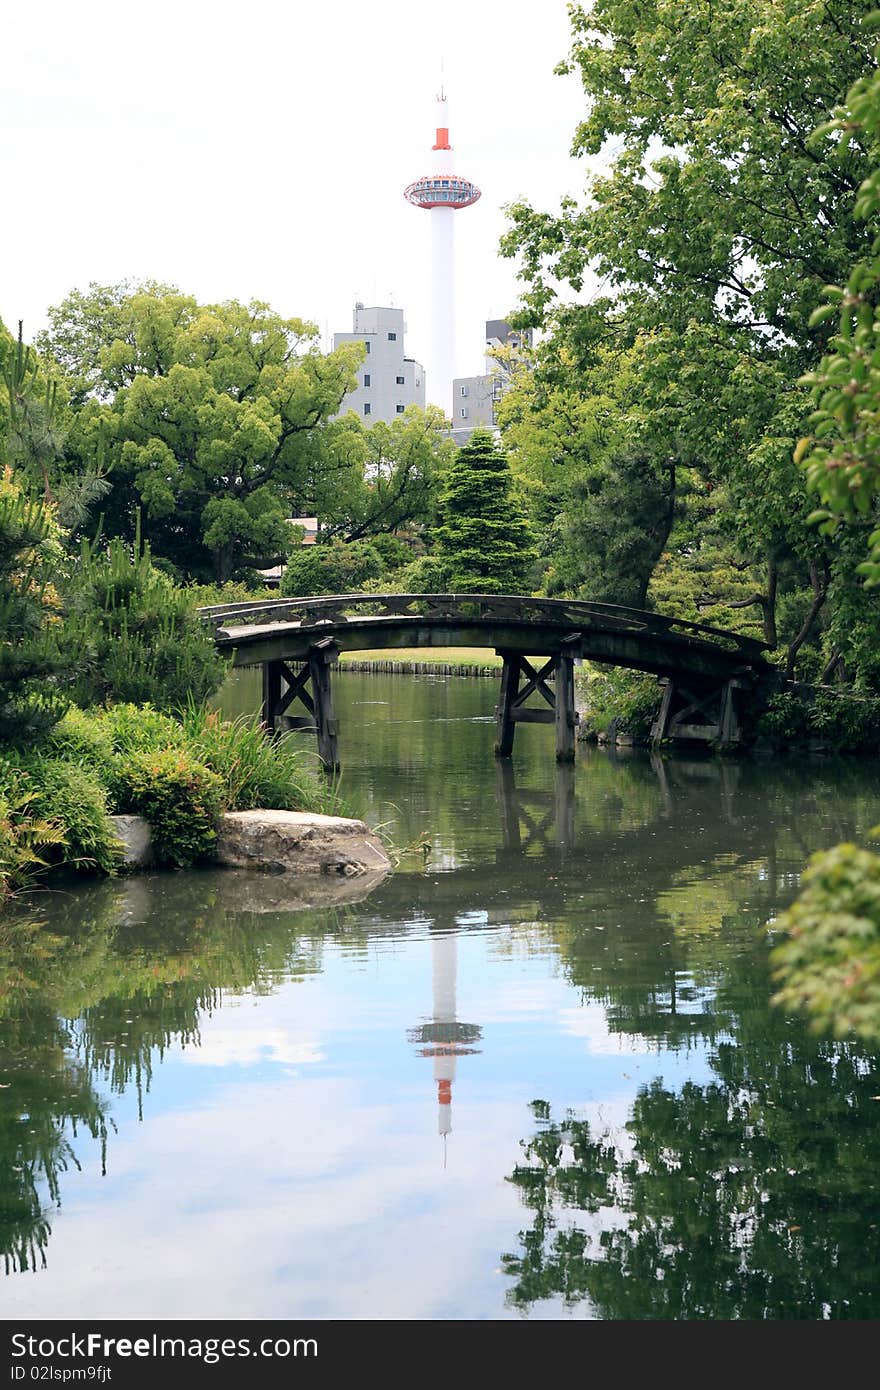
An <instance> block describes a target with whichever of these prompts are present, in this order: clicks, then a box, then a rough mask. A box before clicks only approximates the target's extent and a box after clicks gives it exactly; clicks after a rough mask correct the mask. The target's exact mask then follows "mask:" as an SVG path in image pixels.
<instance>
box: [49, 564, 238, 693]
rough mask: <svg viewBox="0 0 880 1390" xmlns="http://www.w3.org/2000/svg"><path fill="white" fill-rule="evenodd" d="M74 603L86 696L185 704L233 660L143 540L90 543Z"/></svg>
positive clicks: (213, 685)
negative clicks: (224, 653) (152, 560)
mask: <svg viewBox="0 0 880 1390" xmlns="http://www.w3.org/2000/svg"><path fill="white" fill-rule="evenodd" d="M72 608H73V616H72V624H73V627H74V631H75V632H76V634H77V636H78V638H79V642H80V645H81V648H82V652H83V660H82V663H81V667H82V669H81V670H80V672H79V674H78V678H77V681H76V683H75V686H74V697H75V699H76V701H77V703H78V704H80V705H98V704H104V703H106V702H109V701H112V700H123V701H132V702H134V703H136V704H147V703H149V704H152V705H155V706H156V707H157V708H159V709H165V710H171V709H182V708H183V706H184V705H185V704H186V702H187V699H188V698H189V697H190V696H192V697H193V698H194V699H196V700H203V699H206V698H207V697H208V696H209V695H211V694H213V692H214V691H215V690H217V689H218V687H219V686H220V683H221V681H222V680H223V676H224V674H225V671H226V663H225V661H224V659H223V658H222V657H221V656H220V655H219V653H218V652H217V650H216V648H215V646H214V641H213V637H212V635H211V633H210V632H209V630H208V628H207V627H206V626H205V625H204V624H203V623H202V622H201V621H200V620H199V618H198V617H197V616H196V613H195V604H194V602H193V599H192V597H191V595H190V594H189V592H188V591H187V590H185V589H181V588H178V587H176V586H175V585H174V584H173V583H172V581H171V580H170V579H169V578H168V577H167V576H166V575H164V574H160V573H159V571H158V570H157V569H155V568H154V566H153V565H152V564H151V563H150V554H149V548H148V547H143V548H141V545H140V541H139V540H137V541H136V544H135V547H134V550H133V551H131V550H129V549H128V547H127V546H125V545H123V543H122V541H120V540H118V539H116V540H112V541H111V542H110V543H109V545H108V546H107V549H106V551H104V552H103V553H100V552H98V551H97V550H96V548H95V547H89V546H84V547H83V552H82V559H81V563H80V567H79V570H78V573H77V578H76V582H75V584H74V587H73V595H72Z"/></svg>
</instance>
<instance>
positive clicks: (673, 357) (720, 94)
mask: <svg viewBox="0 0 880 1390" xmlns="http://www.w3.org/2000/svg"><path fill="white" fill-rule="evenodd" d="M870 11H871V0H861V3H855V4H852V5H847V6H838V5H830V4H819V3H816V0H737V3H736V4H732V5H728V6H725V7H721V8H719V7H715V6H708V7H707V6H706V5H705V4H704V3H702V0H683V3H681V4H675V5H672V4H671V3H668V0H649V3H648V4H643V3H641V0H596V3H595V4H593V5H592V6H591V7H590V9H589V10H587V9H585V8H584V7H582V6H579V5H575V6H573V7H572V8H571V16H572V35H573V41H572V48H571V53H570V55H569V58H568V60H567V61H566V62H565V63H564V64H562V65H561V68H562V70H563V71H566V72H577V73H578V74H579V75H580V78H581V81H582V84H583V87H584V92H585V96H586V99H587V102H588V111H587V114H586V116H585V119H584V121H583V122H582V123H581V125H580V126H579V128H578V131H577V133H576V136H575V140H574V146H573V150H574V153H575V154H576V155H577V156H580V157H585V158H593V157H596V156H598V155H600V154H601V155H603V156H604V157H605V161H606V168H607V172H604V173H602V174H596V175H595V176H594V177H592V178H591V180H590V182H589V187H588V193H587V197H586V198H585V200H584V202H583V204H582V205H580V206H579V205H578V204H576V203H575V202H574V201H573V200H568V201H566V202H565V203H564V204H563V206H562V208H561V209H560V211H559V212H557V213H555V214H554V213H544V212H539V211H536V210H535V209H533V208H532V207H530V206H529V205H528V204H525V203H521V204H517V205H515V206H514V207H512V208H511V209H510V210H509V212H510V219H511V227H510V231H509V232H508V234H507V236H506V237H505V239H504V242H503V250H504V252H505V253H506V254H508V255H515V256H517V257H518V258H519V260H520V263H521V275H522V278H523V279H524V281H525V294H524V308H523V314H524V317H525V318H526V319H527V320H528V321H529V322H531V323H533V324H535V325H540V326H542V327H544V328H545V329H549V330H550V340H551V345H552V346H551V348H550V353H551V354H555V358H556V361H557V362H558V363H562V364H563V367H564V370H563V372H562V374H561V377H559V376H557V378H556V382H554V377H553V373H552V370H548V371H547V372H545V380H546V381H548V382H549V383H550V384H551V385H554V384H558V383H559V382H561V384H562V386H563V388H564V395H565V397H566V400H567V402H568V406H567V408H568V410H569V413H571V403H572V402H573V401H575V400H576V399H577V396H578V394H580V396H581V397H584V398H586V399H587V400H588V401H589V400H590V399H591V398H596V399H599V398H601V397H602V396H603V395H608V394H610V395H611V398H612V400H613V401H615V402H617V401H619V402H620V405H621V407H622V409H621V410H620V411H619V417H618V422H617V425H616V427H615V428H614V429H613V430H612V439H611V440H610V441H609V445H608V446H606V448H607V447H609V446H610V447H617V446H619V444H620V443H621V442H623V443H624V444H625V445H627V446H628V447H630V448H635V449H637V450H638V451H639V452H641V451H645V454H646V457H648V458H650V460H651V461H652V466H653V468H654V470H655V473H656V475H657V476H660V474H661V469H662V466H663V464H664V462H667V461H671V463H672V466H674V469H675V476H676V487H677V490H678V492H679V494H680V497H679V500H680V501H681V502H683V503H684V504H685V505H682V506H679V507H678V508H677V512H676V518H677V519H676V524H675V527H674V528H673V531H672V533H671V536H670V542H669V547H668V551H669V552H670V559H671V560H672V562H673V563H675V564H676V568H677V571H678V573H677V576H676V579H675V582H674V583H673V584H671V585H669V584H667V585H666V586H665V587H666V589H667V592H668V591H670V590H672V591H682V589H683V588H687V587H688V584H690V586H691V592H690V599H689V602H690V603H691V604H695V603H697V602H699V603H701V604H703V605H704V606H705V609H706V610H707V612H708V615H709V616H711V610H712V608H713V606H714V605H715V604H716V603H717V602H718V600H719V599H720V600H722V601H723V602H722V607H723V608H724V607H726V608H727V610H728V611H730V608H731V605H732V604H740V605H742V609H740V610H736V609H734V612H736V611H740V612H741V613H743V614H745V615H746V617H747V619H748V621H749V622H750V623H754V622H755V621H759V622H760V624H761V627H762V628H763V631H764V633H765V635H766V636H767V638H768V640H770V641H771V643H774V642H775V641H776V640H777V639H778V640H779V641H780V643H782V642H784V643H785V644H786V648H787V650H786V664H787V666H788V669H789V671H793V670H794V669H795V665H796V664H797V665H798V666H799V667H800V666H803V665H804V663H805V662H806V659H807V656H808V655H809V662H807V668H808V670H809V671H810V672H811V673H814V674H815V675H817V676H818V674H819V673H820V672H821V671H822V669H824V667H825V666H826V665H828V664H829V663H830V662H832V661H838V666H837V669H838V671H841V670H843V669H848V670H849V672H850V673H851V674H852V673H857V672H858V668H859V663H860V661H861V660H862V656H863V653H864V650H865V647H864V644H862V646H861V648H859V647H856V646H854V645H850V644H849V642H848V638H847V631H846V625H845V624H844V623H842V622H841V621H839V620H836V614H837V611H838V608H839V605H840V604H841V602H843V603H846V602H849V596H851V594H852V590H853V584H854V575H853V569H852V564H851V556H850V555H849V554H848V553H847V552H845V551H843V550H842V549H840V548H837V547H834V546H830V545H828V544H827V543H826V541H827V539H828V538H827V537H826V538H823V537H820V536H817V534H816V532H815V530H814V529H812V528H810V527H809V526H808V524H807V517H808V514H809V505H808V503H807V502H806V500H805V498H804V495H803V490H802V488H800V486H799V480H798V475H797V470H796V469H795V468H794V467H793V465H792V461H791V452H792V447H793V444H794V441H795V440H796V439H797V437H798V436H799V435H801V434H803V433H804V420H805V417H806V414H807V412H808V410H809V402H808V399H807V396H806V393H805V392H804V391H803V390H798V389H797V387H796V384H795V383H796V382H797V379H798V377H799V376H801V374H802V373H803V372H804V371H806V370H809V369H810V368H812V367H815V365H816V364H817V362H818V361H819V358H820V357H821V354H822V351H823V350H824V347H825V344H826V342H827V337H828V327H827V325H826V324H824V323H821V322H818V321H816V320H815V319H813V320H812V321H811V315H812V310H813V307H814V305H815V302H816V299H817V297H818V295H819V293H820V291H821V287H822V286H823V284H825V283H826V282H828V281H829V280H831V281H839V280H840V279H842V278H845V277H846V275H847V274H848V273H849V271H850V269H851V267H852V265H853V264H854V262H855V261H857V260H858V259H859V258H860V257H861V256H863V255H864V254H865V252H866V249H867V248H868V246H869V245H870V240H871V236H870V233H869V231H868V230H867V229H866V226H865V224H864V222H863V221H862V220H860V218H859V216H858V209H857V207H856V191H857V189H858V187H859V184H860V181H861V180H862V179H863V178H864V176H865V174H866V172H867V171H868V167H869V154H868V148H867V147H868V141H867V140H866V139H865V138H864V137H863V136H862V134H860V133H859V132H858V131H855V132H853V131H850V132H849V137H848V139H843V138H841V134H840V132H839V131H835V130H832V129H829V128H828V127H825V128H824V129H823V128H820V129H819V130H817V129H816V127H817V123H818V122H819V121H820V120H821V119H822V117H823V116H824V115H825V114H826V113H828V112H829V111H831V110H832V108H834V107H835V106H836V104H837V103H839V102H840V101H841V99H842V97H843V95H844V93H845V92H846V90H847V88H848V87H849V85H850V83H852V82H853V81H854V80H856V79H859V78H860V77H861V76H862V75H863V74H864V73H865V72H866V71H870V70H872V68H873V56H872V53H871V47H872V38H871V24H870V18H869V17H870ZM588 274H593V275H595V276H598V277H601V279H602V282H603V289H604V290H605V292H606V294H607V295H608V296H609V298H608V299H607V300H606V301H604V302H602V301H599V302H597V303H594V304H591V305H574V306H562V305H561V304H560V302H559V296H560V293H561V287H563V286H564V287H570V288H573V289H574V290H575V291H577V292H580V291H582V290H583V288H584V285H585V283H586V277H587V276H588ZM542 351H544V352H545V356H546V355H547V353H546V350H544V349H542ZM603 353H604V354H606V355H610V358H611V360H614V358H615V356H616V357H617V360H618V363H619V364H620V366H621V367H622V366H623V364H624V363H626V372H625V373H622V374H621V379H620V386H621V387H622V388H623V392H622V393H621V390H620V389H618V390H616V391H615V390H612V391H611V392H610V393H609V392H608V389H607V375H606V374H605V373H604V372H603V363H602V354H603ZM550 365H551V368H552V362H551V364H550ZM537 384H538V386H539V387H540V386H541V382H540V380H539V381H538V383H537ZM588 409H589V407H588ZM582 414H583V408H581V416H582ZM557 433H558V434H559V436H560V437H563V431H561V430H560V431H558V432H557ZM579 433H580V431H572V434H573V435H577V434H579ZM563 444H564V438H563ZM606 459H607V453H603V452H602V451H601V449H600V450H599V451H598V457H597V450H596V447H595V445H594V446H593V447H592V450H591V458H590V465H589V469H587V470H586V471H583V470H582V471H581V472H580V474H579V476H578V477H577V478H576V479H575V480H574V484H573V495H572V494H564V495H563V507H562V516H563V519H564V520H565V519H566V518H567V517H568V516H569V515H570V516H571V518H572V520H576V518H577V513H578V493H579V491H580V493H581V494H582V493H583V489H584V487H585V486H587V487H588V486H589V473H590V471H591V470H596V469H598V475H599V476H598V483H599V492H600V495H601V490H602V487H603V486H604V469H605V464H606ZM682 489H684V491H685V493H686V494H687V496H684V495H682ZM709 489H711V490H713V491H716V492H717V491H718V490H719V489H720V490H721V491H720V496H721V498H722V499H723V503H724V511H725V515H724V517H720V516H719V517H718V520H719V523H720V525H719V526H718V527H717V528H716V529H715V534H714V536H713V538H712V541H711V546H710V547H709V548H710V550H711V551H712V552H713V554H712V555H711V557H709V556H701V555H700V554H699V551H700V550H702V549H703V548H704V542H703V538H702V537H701V536H700V535H699V534H696V545H695V544H694V541H695V529H694V527H693V525H692V524H691V523H692V521H693V519H694V518H693V517H691V518H689V517H688V511H689V504H690V501H691V500H695V501H696V502H697V504H698V509H699V508H701V507H702V503H701V501H700V498H701V497H702V496H705V494H706V491H707V490H709ZM609 499H610V500H612V501H613V500H614V499H615V489H614V488H613V487H612V488H611V490H610V492H609ZM633 524H634V529H635V530H638V531H641V532H642V541H641V542H640V545H643V544H644V539H645V533H644V530H643V523H642V521H641V519H640V518H638V517H635V518H634V522H633ZM566 534H567V535H568V536H570V537H571V539H572V542H573V543H572V544H570V545H569V549H570V551H571V552H572V562H571V563H570V564H569V565H568V571H567V572H566V570H565V567H563V573H564V574H565V579H564V582H565V584H566V585H568V584H570V582H571V581H570V578H569V573H574V574H576V573H577V560H576V554H575V552H576V549H577V540H576V537H577V526H576V525H575V526H573V527H572V528H570V530H569V531H568V532H567V533H566ZM588 534H589V532H588ZM563 548H565V542H563ZM584 563H586V562H584ZM709 569H711V570H712V571H713V572H714V580H715V581H717V580H721V579H722V576H721V571H722V570H724V571H726V572H727V575H728V579H727V580H724V581H723V582H720V583H719V582H714V581H713V584H712V586H711V587H710V588H709V589H708V591H705V590H704V591H702V592H701V590H700V588H699V587H698V585H699V584H700V583H701V577H702V575H704V574H705V573H706V571H707V570H709ZM689 572H692V579H690V580H687V583H685V580H686V579H687V576H688V573H689ZM737 576H739V578H737ZM740 579H741V580H742V581H743V582H742V583H741V582H740ZM661 587H663V586H661ZM651 596H652V591H651V589H649V599H650V598H651ZM653 597H654V600H655V601H657V599H658V594H656V593H655V594H654V595H653ZM831 604H834V605H835V607H834V608H833V609H831V611H829V606H830V605H831ZM778 605H779V607H778ZM783 619H785V621H783ZM874 633H875V639H876V636H877V635H878V633H880V627H878V624H877V622H876V619H875V623H874ZM840 662H842V663H843V665H842V666H841V664H840Z"/></svg>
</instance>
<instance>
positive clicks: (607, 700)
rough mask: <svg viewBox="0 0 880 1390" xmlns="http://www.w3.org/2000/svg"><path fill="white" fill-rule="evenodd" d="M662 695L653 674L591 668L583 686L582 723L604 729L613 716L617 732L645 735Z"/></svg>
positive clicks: (607, 726)
mask: <svg viewBox="0 0 880 1390" xmlns="http://www.w3.org/2000/svg"><path fill="white" fill-rule="evenodd" d="M662 698H663V692H662V690H661V688H660V686H659V685H658V684H657V680H656V677H655V676H648V675H644V674H642V673H641V672H639V671H623V670H620V669H618V668H616V667H612V668H610V669H609V670H604V671H596V670H591V671H590V674H589V680H588V682H587V687H586V711H585V714H584V721H585V725H586V727H587V729H588V730H589V731H591V732H593V733H606V732H607V731H608V729H609V727H610V725H611V723H612V721H613V720H616V721H617V725H616V727H617V732H618V733H626V734H629V735H630V736H631V737H632V738H636V739H646V738H647V737H648V735H649V734H650V732H651V725H652V724H653V722H654V720H655V719H656V717H657V714H658V712H659V709H660V701H661V699H662Z"/></svg>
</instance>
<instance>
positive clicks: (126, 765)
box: [115, 748, 223, 868]
mask: <svg viewBox="0 0 880 1390" xmlns="http://www.w3.org/2000/svg"><path fill="white" fill-rule="evenodd" d="M115 795H116V800H117V804H118V805H119V806H120V808H124V809H125V810H126V811H128V812H131V813H133V814H136V815H141V816H144V818H145V819H146V820H147V821H148V822H149V824H150V829H151V830H152V833H153V850H154V853H155V856H156V859H157V861H158V862H159V863H161V864H173V865H176V866H177V867H179V868H187V867H188V866H189V865H191V864H196V863H198V862H200V861H201V860H205V859H209V858H210V857H211V855H212V852H213V849H214V844H215V842H216V839H217V822H218V820H219V819H220V814H221V811H222V810H223V783H222V781H221V779H220V778H219V777H218V776H217V774H216V773H215V772H212V771H211V770H210V768H207V767H206V766H205V765H204V763H201V762H199V761H197V759H196V758H194V757H193V755H192V754H191V753H190V752H188V751H187V750H186V749H185V748H161V749H154V750H152V751H148V750H144V751H141V752H136V753H132V754H130V755H129V756H127V757H126V758H125V759H124V760H123V759H120V761H119V770H118V776H117V779H116V785H115Z"/></svg>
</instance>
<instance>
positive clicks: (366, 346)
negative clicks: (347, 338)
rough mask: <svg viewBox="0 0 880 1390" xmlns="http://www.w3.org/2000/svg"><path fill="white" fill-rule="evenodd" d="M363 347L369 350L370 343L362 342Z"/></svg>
mask: <svg viewBox="0 0 880 1390" xmlns="http://www.w3.org/2000/svg"><path fill="white" fill-rule="evenodd" d="M364 347H365V348H366V349H367V352H369V351H370V344H369V343H364Z"/></svg>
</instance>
